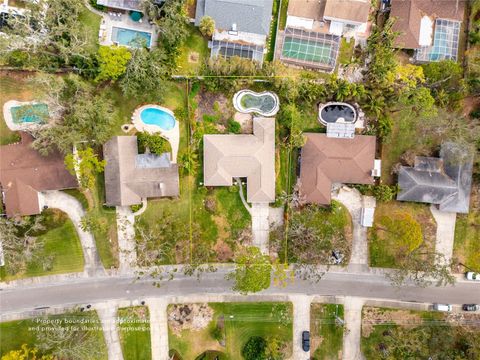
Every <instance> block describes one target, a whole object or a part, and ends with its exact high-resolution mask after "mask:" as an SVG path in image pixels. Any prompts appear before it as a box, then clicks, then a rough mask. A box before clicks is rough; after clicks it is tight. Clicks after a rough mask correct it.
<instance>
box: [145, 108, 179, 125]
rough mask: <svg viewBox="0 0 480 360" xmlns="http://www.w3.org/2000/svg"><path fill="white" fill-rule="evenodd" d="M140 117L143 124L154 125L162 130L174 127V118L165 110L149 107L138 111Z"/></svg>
mask: <svg viewBox="0 0 480 360" xmlns="http://www.w3.org/2000/svg"><path fill="white" fill-rule="evenodd" d="M140 119H141V120H142V121H143V123H144V124H147V125H156V126H158V127H159V128H161V129H162V130H172V129H173V128H174V127H175V118H174V117H173V116H172V115H171V114H170V113H168V112H167V111H165V110H162V109H160V108H157V107H149V108H146V109H143V110H142V111H141V112H140Z"/></svg>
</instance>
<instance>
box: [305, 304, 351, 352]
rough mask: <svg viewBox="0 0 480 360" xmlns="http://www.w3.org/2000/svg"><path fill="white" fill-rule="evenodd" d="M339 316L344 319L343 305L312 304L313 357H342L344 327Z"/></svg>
mask: <svg viewBox="0 0 480 360" xmlns="http://www.w3.org/2000/svg"><path fill="white" fill-rule="evenodd" d="M337 317H338V318H339V319H341V320H343V305H335V304H312V306H311V315H310V332H311V346H312V354H313V357H312V359H314V360H335V359H341V358H342V356H341V354H342V347H343V330H344V328H343V326H342V325H341V324H340V323H339V322H338V320H337Z"/></svg>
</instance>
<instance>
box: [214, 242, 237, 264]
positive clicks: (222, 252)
mask: <svg viewBox="0 0 480 360" xmlns="http://www.w3.org/2000/svg"><path fill="white" fill-rule="evenodd" d="M213 250H215V253H216V254H217V260H218V261H220V262H228V261H231V260H232V259H233V251H232V249H231V248H230V246H229V245H228V244H227V243H226V242H225V241H223V240H221V239H218V240H217V243H216V244H215V246H214V247H213Z"/></svg>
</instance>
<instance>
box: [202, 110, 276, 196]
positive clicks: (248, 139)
mask: <svg viewBox="0 0 480 360" xmlns="http://www.w3.org/2000/svg"><path fill="white" fill-rule="evenodd" d="M203 143H204V145H203V156H204V160H203V169H204V175H203V176H204V182H205V185H206V186H231V185H232V183H233V180H232V179H233V178H235V177H246V178H247V200H248V201H249V202H258V203H265V202H267V203H268V202H273V201H275V119H272V118H255V119H254V120H253V135H204V136H203Z"/></svg>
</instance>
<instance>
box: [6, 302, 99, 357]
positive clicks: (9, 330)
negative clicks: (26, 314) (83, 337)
mask: <svg viewBox="0 0 480 360" xmlns="http://www.w3.org/2000/svg"><path fill="white" fill-rule="evenodd" d="M42 320H43V321H44V320H50V321H51V320H55V321H59V322H60V324H61V326H75V324H76V325H77V326H82V327H86V328H87V329H88V333H89V334H91V335H92V336H94V342H95V343H96V344H95V348H96V349H98V350H99V352H100V356H99V357H96V358H95V359H92V358H90V359H85V360H106V359H107V347H106V345H105V340H104V338H103V332H102V331H101V329H100V320H99V319H98V316H97V314H96V312H94V311H90V312H84V313H69V314H61V315H52V316H46V317H37V318H33V319H27V320H19V321H11V322H4V323H0V356H4V355H5V354H6V353H8V352H10V351H12V350H18V349H20V348H21V346H22V345H23V344H27V345H29V347H30V348H34V347H35V345H36V344H37V342H38V340H37V339H38V333H39V332H40V331H42V329H41V328H42V326H46V325H42V322H40V321H42ZM67 321H68V323H69V324H68V325H64V324H67ZM81 321H85V322H84V323H81ZM73 341H75V340H74V339H73ZM38 355H43V354H42V353H41V352H40V351H39V352H38V353H37V356H38ZM45 355H48V353H46V354H45Z"/></svg>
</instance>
